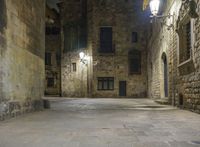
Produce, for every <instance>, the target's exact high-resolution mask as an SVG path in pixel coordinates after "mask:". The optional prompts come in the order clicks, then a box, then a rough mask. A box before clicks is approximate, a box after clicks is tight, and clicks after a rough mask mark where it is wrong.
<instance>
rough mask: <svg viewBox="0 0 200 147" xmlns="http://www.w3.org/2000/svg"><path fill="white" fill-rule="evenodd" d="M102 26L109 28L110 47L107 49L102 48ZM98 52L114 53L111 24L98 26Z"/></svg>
mask: <svg viewBox="0 0 200 147" xmlns="http://www.w3.org/2000/svg"><path fill="white" fill-rule="evenodd" d="M104 28H111V43H110V44H111V48H110V49H109V50H106V49H105V48H102V38H101V37H102V36H101V33H102V29H104ZM98 52H99V53H100V54H112V53H115V47H114V45H113V27H112V26H100V28H99V50H98Z"/></svg>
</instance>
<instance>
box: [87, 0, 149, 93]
mask: <svg viewBox="0 0 200 147" xmlns="http://www.w3.org/2000/svg"><path fill="white" fill-rule="evenodd" d="M91 3H92V6H91V10H92V11H91V12H90V13H91V14H90V15H91V16H90V19H91V20H90V23H89V30H90V32H91V34H89V36H90V35H91V46H92V52H93V62H94V63H96V64H94V65H93V86H92V87H93V89H92V92H93V93H92V95H93V97H120V96H119V81H126V82H127V96H126V97H146V93H147V74H146V73H147V71H146V36H145V29H146V28H145V23H146V20H148V19H145V18H146V16H145V14H144V13H143V12H142V10H141V8H142V5H141V3H142V2H136V1H130V0H128V1H121V0H115V1H98V0H95V1H93V2H91ZM102 26H110V27H112V30H113V48H114V50H115V52H114V53H111V54H108V53H104V54H102V53H99V52H98V50H99V48H100V27H102ZM132 32H137V33H138V42H136V43H133V42H132V41H131V35H132ZM132 50H139V51H141V53H142V60H141V74H129V58H128V55H129V51H132ZM98 77H114V90H113V91H102V90H100V91H99V90H97V85H98V80H97V78H98Z"/></svg>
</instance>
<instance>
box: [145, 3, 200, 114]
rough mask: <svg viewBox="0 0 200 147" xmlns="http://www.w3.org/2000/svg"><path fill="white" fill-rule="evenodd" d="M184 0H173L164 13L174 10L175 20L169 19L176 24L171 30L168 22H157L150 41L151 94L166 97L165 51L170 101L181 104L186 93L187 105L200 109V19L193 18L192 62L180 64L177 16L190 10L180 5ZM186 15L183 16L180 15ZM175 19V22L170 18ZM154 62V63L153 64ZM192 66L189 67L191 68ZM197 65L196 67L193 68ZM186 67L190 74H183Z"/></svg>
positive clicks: (149, 72) (185, 100)
mask: <svg viewBox="0 0 200 147" xmlns="http://www.w3.org/2000/svg"><path fill="white" fill-rule="evenodd" d="M196 2H197V5H198V7H197V9H196V11H197V13H198V15H200V9H199V7H200V2H199V1H196ZM182 3H183V1H181V0H176V1H175V0H173V1H171V2H170V3H169V4H168V6H167V8H166V9H165V11H164V14H169V13H170V14H174V15H175V16H174V21H172V20H169V19H167V21H166V22H167V24H170V23H172V24H173V25H174V28H171V29H170V30H168V29H167V27H166V26H159V23H157V24H156V23H154V24H153V31H152V33H153V34H152V36H151V40H150V42H149V54H148V63H149V64H148V75H149V81H148V83H149V90H148V91H149V92H148V94H149V97H152V98H161V97H163V93H164V91H163V86H164V85H163V75H162V74H163V73H162V67H163V65H162V60H161V57H162V53H163V52H165V53H166V55H167V60H168V71H169V72H168V75H169V77H168V82H169V97H168V99H169V102H170V103H172V104H174V105H176V106H180V97H183V106H181V107H184V108H187V109H190V110H193V111H197V112H199V110H200V68H199V67H200V66H199V64H200V60H199V55H200V54H199V53H200V45H199V44H200V43H199V42H200V37H199V31H200V22H199V21H200V19H199V17H198V18H196V19H192V20H193V21H194V24H193V28H194V30H193V32H192V34H193V35H194V36H195V39H194V44H192V46H193V49H192V58H191V59H192V60H191V64H190V65H189V64H188V65H189V66H188V65H184V66H180V64H179V54H178V53H179V43H180V42H179V41H178V35H177V33H176V29H177V20H178V17H179V16H180V14H181V15H185V14H186V8H185V9H182V10H181V13H180V7H181V5H182ZM180 17H182V16H180ZM170 21H171V22H170ZM150 63H152V66H151V64H150ZM187 66H188V68H187ZM191 67H193V70H190V68H191ZM183 68H187V72H186V74H182V70H183Z"/></svg>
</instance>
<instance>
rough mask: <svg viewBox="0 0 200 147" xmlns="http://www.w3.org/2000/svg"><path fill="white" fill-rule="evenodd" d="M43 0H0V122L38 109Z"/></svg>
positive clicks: (43, 12) (43, 45)
mask: <svg viewBox="0 0 200 147" xmlns="http://www.w3.org/2000/svg"><path fill="white" fill-rule="evenodd" d="M44 26H45V0H35V1H27V0H17V1H15V0H1V1H0V119H4V118H6V117H10V116H15V115H18V114H22V113H25V112H29V111H33V110H38V109H41V108H42V101H41V98H42V96H43V93H44V77H45V76H44V51H45V40H44V38H45V36H44Z"/></svg>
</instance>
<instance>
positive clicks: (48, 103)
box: [43, 100, 51, 109]
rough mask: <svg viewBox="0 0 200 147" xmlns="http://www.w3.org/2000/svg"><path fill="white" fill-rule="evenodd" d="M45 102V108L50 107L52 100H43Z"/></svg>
mask: <svg viewBox="0 0 200 147" xmlns="http://www.w3.org/2000/svg"><path fill="white" fill-rule="evenodd" d="M43 103H44V109H50V107H51V106H50V101H49V100H43Z"/></svg>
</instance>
